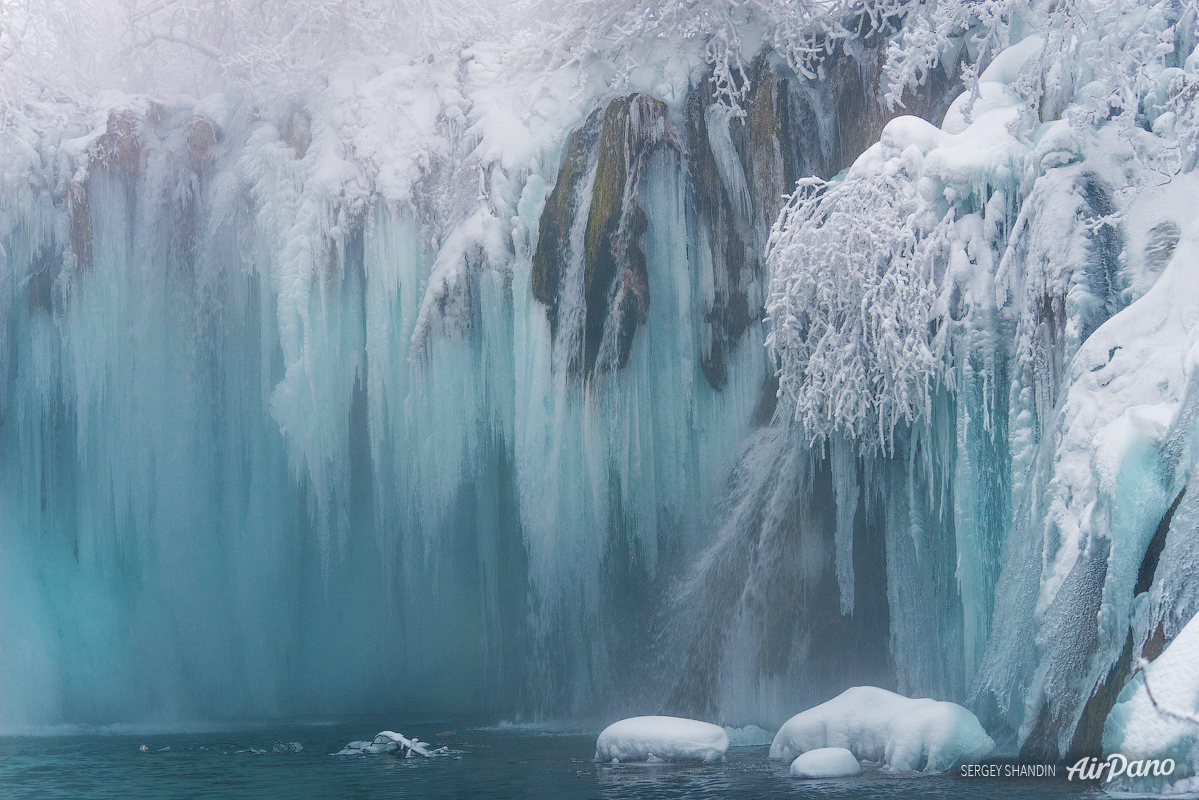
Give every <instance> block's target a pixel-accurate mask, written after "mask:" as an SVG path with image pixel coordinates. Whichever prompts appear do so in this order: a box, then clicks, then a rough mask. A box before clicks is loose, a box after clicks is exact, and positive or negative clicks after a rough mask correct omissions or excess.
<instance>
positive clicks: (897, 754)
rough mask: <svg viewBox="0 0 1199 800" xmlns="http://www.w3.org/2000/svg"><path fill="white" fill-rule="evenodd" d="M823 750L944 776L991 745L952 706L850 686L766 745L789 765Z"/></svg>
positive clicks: (797, 717) (791, 723)
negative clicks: (842, 751) (844, 750)
mask: <svg viewBox="0 0 1199 800" xmlns="http://www.w3.org/2000/svg"><path fill="white" fill-rule="evenodd" d="M827 747H844V748H847V749H849V750H850V751H851V752H852V753H853V755H854V756H855V757H856V758H858V759H859V760H862V761H879V762H883V763H885V764H886V766H887V768H888V769H890V770H892V771H896V772H906V771H923V772H944V771H945V770H948V769H951V768H952V767H953V766H954V765H956V764H960V763H965V762H968V761H972V760H975V759H979V758H982V757H983V756H985V755H987V754H988V753H990V752H991V750H992V749H993V748H994V747H995V743H994V742H992V741H991V737H989V736H987V733H986V731H984V730H983V727H982V725H980V724H979V722H978V719H977V718H976V717H975V716H974V715H973V714H971V713H970V712H969V711H967V710H966V709H964V708H962V707H961V706H959V705H957V704H956V703H945V702H940V701H937V700H929V699H919V700H917V699H912V698H909V697H903V696H902V695H898V694H895V693H894V692H888V691H887V690H885V689H879V688H876V687H874V686H855V687H853V688H852V689H846V690H845V691H844V692H842V693H841V694H839V695H838V696H837V697H834V698H833V699H832V700H829V701H828V702H827V703H821V704H820V705H818V706H816V707H815V708H810V709H808V710H807V711H804V712H802V713H800V714H796V715H795V716H794V717H792V718H791V719H789V720H787V722H786V723H785V724H784V725H783V727H782V728H780V729H779V732H778V734H777V735H776V736H775V737H774V743H773V744H771V745H770V757H771V758H773V759H776V760H780V761H790V760H792V759H794V758H795V757H796V756H798V755H800V754H801V753H805V752H807V751H809V750H814V749H816V748H827Z"/></svg>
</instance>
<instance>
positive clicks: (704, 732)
mask: <svg viewBox="0 0 1199 800" xmlns="http://www.w3.org/2000/svg"><path fill="white" fill-rule="evenodd" d="M728 749H729V735H728V734H727V733H726V732H725V730H724V728H722V727H720V726H719V725H713V724H711V723H708V722H700V721H698V720H694V719H682V718H680V717H632V718H630V719H622V720H621V721H620V722H614V723H612V724H611V725H609V726H608V727H606V728H604V730H603V733H601V734H600V735H599V738H598V739H597V740H596V742H595V760H596V761H612V760H613V759H615V760H617V761H650V760H661V761H705V762H706V761H716V760H718V759H720V758H721V756H723V755H724V752H725V751H726V750H728Z"/></svg>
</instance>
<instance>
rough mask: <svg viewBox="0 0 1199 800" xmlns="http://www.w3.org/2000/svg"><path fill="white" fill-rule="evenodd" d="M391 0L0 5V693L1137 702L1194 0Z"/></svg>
mask: <svg viewBox="0 0 1199 800" xmlns="http://www.w3.org/2000/svg"><path fill="white" fill-rule="evenodd" d="M350 6H351V4H348V3H343V2H341V1H340V0H318V1H317V2H308V3H298V2H290V0H272V2H263V1H262V0H188V1H187V2H185V1H184V0H154V2H141V1H140V0H131V1H130V2H127V3H120V4H118V3H115V2H111V3H110V2H107V0H88V1H87V2H78V3H70V4H61V3H51V2H42V0H22V2H14V3H5V4H3V5H2V6H0V13H2V14H3V19H2V20H0V23H2V24H0V59H2V61H0V320H2V322H3V324H2V325H0V687H4V688H2V689H0V730H13V729H21V728H24V727H29V726H39V725H47V724H56V723H60V722H112V721H130V720H140V719H147V718H153V719H162V718H166V719H195V718H203V717H231V716H243V717H245V716H251V717H252V716H272V715H275V716H277V715H284V714H293V713H326V712H357V711H367V710H370V709H372V708H375V707H378V706H380V705H383V704H386V705H387V706H388V707H395V706H397V705H399V706H412V707H417V706H420V707H421V708H427V707H429V704H432V705H434V706H437V707H440V708H444V709H445V710H447V711H454V710H470V711H477V710H487V711H489V712H495V713H497V714H512V715H520V716H521V717H522V718H524V717H526V716H532V717H534V718H544V717H563V716H573V715H588V714H608V715H615V714H617V713H620V712H622V711H625V710H627V709H629V708H661V709H662V710H663V712H664V713H677V714H680V715H685V716H688V717H699V718H704V719H713V720H718V721H727V722H735V723H736V724H742V723H744V722H749V721H753V722H756V723H758V724H761V725H765V726H776V725H779V724H780V723H782V722H783V721H784V720H785V719H786V717H787V716H788V715H789V714H791V713H793V712H794V711H795V710H797V709H801V708H811V707H812V706H817V704H818V703H820V702H822V701H825V700H827V699H828V698H830V697H834V696H836V695H838V694H839V693H841V692H843V691H844V690H845V689H846V688H847V687H850V686H860V685H863V684H872V685H878V686H883V687H887V688H889V689H894V690H896V691H898V692H900V693H902V694H905V695H909V696H913V697H915V696H920V697H932V698H937V699H938V700H942V701H952V702H954V703H958V704H960V706H965V707H966V708H969V709H970V711H965V710H964V709H963V708H961V707H960V706H944V705H934V706H927V705H926V706H921V708H922V709H926V710H927V709H934V708H935V709H940V711H936V712H935V713H934V712H933V711H928V712H927V713H929V714H933V716H934V717H935V718H936V719H937V720H939V722H938V724H937V725H932V728H930V730H929V731H928V732H927V735H925V734H920V735H916V734H913V733H911V732H910V731H909V732H907V733H903V734H902V735H899V734H897V736H899V738H898V739H896V743H897V747H898V748H899V749H898V750H896V751H895V752H897V753H899V755H898V756H895V755H894V754H893V753H892V752H890V751H888V750H887V744H886V743H887V742H888V741H889V738H888V737H889V736H890V734H889V733H887V732H886V731H888V730H890V728H888V727H887V725H882V727H880V725H881V723H879V720H878V719H875V718H873V717H872V718H870V719H865V718H863V719H862V720H861V731H859V733H861V734H862V735H863V736H865V735H866V734H865V732H866V731H870V732H871V733H870V734H869V736H870V737H874V738H873V739H871V740H870V741H872V742H873V744H871V745H870V747H875V745H877V746H878V747H881V748H882V750H880V751H879V752H877V753H875V754H874V755H867V754H865V753H864V752H858V751H857V750H855V751H854V752H855V755H856V756H857V757H858V758H865V759H868V760H876V761H884V762H886V763H888V764H889V765H891V766H892V767H893V768H896V769H934V768H935V769H942V768H945V767H944V766H943V765H944V764H948V763H952V761H953V759H956V758H960V757H965V754H966V753H968V752H973V750H972V748H973V747H974V745H975V744H977V745H978V747H979V748H981V747H982V742H983V739H986V737H987V735H990V736H991V737H993V738H994V739H995V741H997V742H998V743H999V744H1000V745H1001V746H1002V747H1004V748H1007V749H1011V750H1018V751H1019V752H1020V753H1021V754H1022V755H1023V756H1024V757H1026V758H1029V759H1033V760H1038V761H1044V760H1056V759H1059V758H1068V757H1069V756H1071V755H1076V754H1080V753H1086V754H1089V753H1098V752H1099V751H1100V749H1101V748H1102V747H1103V746H1104V742H1105V741H1106V742H1108V745H1107V746H1108V747H1120V746H1124V744H1122V743H1124V742H1126V741H1127V742H1131V741H1132V739H1129V738H1128V737H1129V736H1133V733H1134V732H1135V731H1136V730H1139V728H1137V727H1136V725H1134V724H1133V722H1129V720H1132V721H1135V720H1139V719H1142V718H1143V717H1144V715H1145V714H1148V713H1149V711H1148V710H1147V709H1146V707H1144V701H1143V700H1139V699H1137V698H1139V697H1140V695H1139V694H1136V692H1139V691H1140V689H1135V691H1134V687H1140V686H1142V685H1143V682H1144V681H1145V678H1146V676H1147V679H1148V685H1149V686H1150V687H1153V685H1154V684H1153V681H1154V679H1153V675H1154V674H1155V673H1154V670H1157V669H1158V668H1157V667H1151V668H1148V669H1145V670H1143V671H1142V672H1141V673H1140V674H1139V675H1138V676H1137V677H1136V678H1132V681H1133V682H1132V683H1130V684H1129V687H1130V688H1129V689H1128V690H1126V691H1127V692H1132V693H1133V694H1131V695H1129V694H1125V695H1123V697H1124V699H1123V700H1121V701H1120V703H1119V704H1117V696H1118V695H1119V694H1120V691H1121V688H1122V687H1123V686H1124V684H1125V682H1127V681H1128V680H1129V679H1130V677H1131V676H1132V675H1133V673H1134V672H1135V671H1136V669H1137V666H1138V665H1140V664H1141V663H1142V661H1151V662H1153V663H1154V664H1156V663H1157V662H1156V661H1155V659H1158V658H1159V657H1160V658H1161V659H1167V656H1168V655H1169V654H1170V653H1171V652H1177V650H1176V645H1177V644H1179V643H1183V644H1184V643H1185V638H1184V637H1183V631H1184V630H1186V628H1185V626H1186V625H1187V623H1188V621H1189V620H1190V619H1191V618H1192V616H1193V615H1194V613H1195V611H1196V610H1197V609H1199V589H1197V587H1199V544H1196V542H1199V487H1195V486H1192V484H1194V483H1195V481H1196V480H1199V478H1197V476H1196V474H1195V470H1194V467H1195V462H1196V457H1197V456H1199V433H1197V432H1196V430H1195V427H1194V426H1195V424H1196V422H1195V420H1196V411H1197V410H1199V405H1197V403H1199V386H1197V385H1196V383H1195V381H1196V377H1195V364H1196V363H1199V349H1197V347H1199V345H1197V341H1196V340H1197V339H1199V291H1197V290H1196V288H1195V287H1196V286H1199V274H1196V270H1197V269H1199V251H1197V249H1196V248H1197V247H1199V227H1197V226H1199V178H1196V170H1195V167H1196V162H1197V157H1199V151H1197V145H1199V107H1197V102H1199V101H1197V99H1196V98H1197V97H1199V72H1197V71H1199V55H1196V53H1195V42H1196V36H1197V24H1199V20H1197V13H1196V4H1195V2H1194V0H1152V1H1151V2H1144V3H1131V2H1122V1H1120V0H1095V2H1084V0H1055V1H1054V2H1049V0H982V1H981V2H963V1H962V0H928V1H927V2H916V1H915V0H910V1H909V0H887V1H886V2H883V1H881V0H879V1H877V2H876V1H875V0H870V1H869V2H858V1H854V2H850V0H846V1H845V2H832V1H831V0H830V1H829V2H802V3H794V2H782V0H777V1H775V0H752V1H751V2H744V3H742V2H736V3H734V2H728V1H727V0H700V2H682V1H681V0H679V1H678V2H674V1H673V0H672V1H671V2H666V3H651V2H645V3H641V2H633V1H632V0H630V1H629V2H624V1H623V0H622V1H620V2H610V1H609V2H599V0H585V2H578V3H556V2H551V0H523V2H519V3H515V4H505V5H503V6H499V5H497V6H495V7H491V6H485V5H484V6H480V5H478V4H467V3H461V4H460V3H456V2H451V1H450V0H444V1H441V2H429V3H423V2H422V3H411V4H408V3H394V2H383V0H363V2H360V3H355V4H352V6H353V7H352V8H351V7H350ZM1172 658H1174V659H1177V658H1178V657H1177V656H1174V657H1172ZM1171 663H1173V662H1172V661H1171V660H1168V659H1167V660H1163V661H1161V667H1160V672H1161V674H1162V683H1163V685H1164V686H1166V687H1169V688H1163V690H1162V691H1163V692H1165V693H1166V694H1168V695H1177V697H1178V698H1180V699H1179V702H1180V703H1181V704H1182V705H1186V703H1187V702H1189V701H1186V697H1189V695H1186V694H1185V692H1184V690H1183V689H1181V688H1174V687H1175V683H1174V682H1173V679H1171V678H1169V675H1170V674H1172V673H1171V670H1172V669H1174V668H1173V667H1170V666H1169V665H1170V664H1171ZM380 664H388V665H393V666H392V668H389V669H387V670H380V669H379V666H378V665H380ZM664 667H665V668H664ZM347 676H349V677H347ZM855 691H861V690H855ZM874 691H879V692H881V691H882V690H881V689H880V690H874ZM1155 691H1156V689H1155ZM1179 693H1181V694H1179ZM888 696H889V697H894V696H891V695H888ZM1155 696H1157V695H1155ZM844 697H845V696H844V695H842V698H844ZM1157 699H1158V700H1159V701H1163V698H1161V697H1158V698H1157ZM901 701H902V702H903V703H909V704H911V703H918V704H929V703H932V702H933V701H931V700H927V701H925V700H921V701H916V700H903V698H898V699H895V700H894V701H888V702H887V703H884V704H882V705H881V706H880V709H881V708H882V707H886V708H892V707H893V706H896V704H900V703H901ZM833 702H840V700H838V701H833ZM909 707H910V708H915V707H914V706H909ZM1113 707H1115V711H1113ZM819 708H823V707H822V706H818V707H817V708H816V709H812V711H809V712H806V713H809V714H811V713H813V712H815V711H817V710H818V709H819ZM946 708H951V709H958V710H959V711H960V712H961V714H967V715H969V714H971V712H973V715H976V716H977V722H975V723H974V724H973V726H970V725H967V722H968V721H970V720H974V719H975V717H974V716H969V718H968V720H967V718H966V717H961V716H960V715H957V714H958V712H953V713H952V714H951V713H950V712H948V711H946V710H945V709H946ZM1134 712H1135V713H1134ZM1192 712H1193V709H1191V711H1189V712H1188V713H1192ZM879 713H880V714H881V710H880V712H879ZM913 713H915V712H913ZM923 713H925V711H921V712H920V714H923ZM1109 713H1111V715H1112V716H1111V717H1110V718H1109ZM920 714H917V717H919V716H920ZM938 715H941V716H938ZM946 715H947V716H946ZM955 715H957V716H955ZM876 716H877V715H876ZM884 716H885V715H884ZM801 717H802V715H801ZM949 717H953V720H956V722H954V723H953V724H952V725H948V728H946V727H945V725H942V724H941V723H942V722H945V721H946V720H948V719H949ZM906 718H907V717H906V715H897V716H895V717H894V718H893V719H895V720H902V719H906ZM797 719H798V718H797ZM792 722H794V720H792ZM979 722H981V726H982V727H979V726H978V723H979ZM790 724H791V723H788V725H790ZM898 724H899V723H894V725H898ZM930 724H931V723H930ZM1137 724H1140V723H1137ZM1178 724H1179V725H1180V726H1181V725H1182V723H1181V722H1178ZM888 725H892V723H888ZM955 725H956V726H958V727H960V726H962V725H965V726H966V727H969V728H970V733H969V735H966V734H963V733H962V731H961V730H958V729H957V728H955V727H954V726H955ZM1105 725H1106V728H1107V731H1108V733H1107V734H1105V733H1104V730H1105ZM901 727H902V726H901ZM984 728H985V731H986V733H984V732H983V729H984ZM933 729H935V731H939V732H940V733H936V734H935V735H934V730H933ZM949 729H953V730H958V734H961V735H958V734H954V735H950V734H945V733H944V731H945V730H949ZM897 730H898V729H897ZM1181 730H1182V728H1181V727H1180V728H1179V731H1181ZM942 734H944V735H942ZM976 734H977V735H976ZM1137 735H1140V734H1137ZM779 736H780V737H782V736H783V732H782V731H780V734H779ZM846 736H848V733H846ZM855 736H857V734H855ZM979 736H981V737H982V738H979ZM1105 736H1106V738H1105ZM1179 736H1180V737H1181V736H1183V734H1182V733H1181V732H1180V733H1179ZM726 738H727V737H726ZM734 738H736V737H734ZM817 738H819V737H817ZM867 738H869V737H867ZM987 741H988V742H989V741H990V739H987ZM1181 741H1182V739H1181V738H1180V739H1178V740H1177V742H1175V740H1173V739H1172V740H1171V742H1174V743H1173V744H1168V743H1164V742H1163V743H1162V746H1163V747H1165V746H1169V747H1171V748H1173V750H1172V752H1173V751H1177V752H1181V750H1178V748H1183V749H1185V747H1184V745H1183V744H1178V742H1181ZM963 743H965V744H963ZM775 744H776V745H778V740H776V743H775ZM825 745H833V746H847V747H850V748H851V749H853V747H854V746H858V747H861V746H864V745H860V744H859V745H853V744H852V743H850V742H849V740H848V739H846V741H844V742H841V743H840V744H838V743H835V742H831V741H830V742H823V740H822V742H816V741H815V740H813V742H812V743H811V744H806V745H804V746H805V747H822V746H825ZM900 745H902V747H900ZM958 745H961V746H960V747H958ZM1175 745H1177V747H1176V746H1175ZM1127 746H1129V747H1131V746H1132V745H1131V744H1129V745H1127ZM1138 746H1139V745H1138ZM871 752H872V753H873V752H874V751H873V750H872V751H871ZM655 755H656V756H657V757H664V756H663V755H662V754H660V753H657V752H656V751H655ZM792 755H798V751H795V752H794V753H793V754H792ZM780 757H781V755H780ZM1188 758H1189V757H1188ZM1180 763H1182V761H1181V760H1180ZM1187 763H1189V764H1192V766H1193V762H1192V761H1187Z"/></svg>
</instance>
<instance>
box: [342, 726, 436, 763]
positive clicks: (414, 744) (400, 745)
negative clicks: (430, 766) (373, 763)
mask: <svg viewBox="0 0 1199 800" xmlns="http://www.w3.org/2000/svg"><path fill="white" fill-rule="evenodd" d="M448 752H449V748H447V747H438V748H437V749H435V750H430V749H429V743H428V742H422V741H418V740H417V739H409V738H408V737H406V736H404V735H403V734H399V733H396V732H395V731H381V732H380V733H379V734H378V735H376V736H375V738H374V739H372V740H371V741H369V742H367V741H357V742H350V743H349V744H347V745H346V746H345V747H343V748H342V749H340V750H338V751H337V752H336V753H334V754H333V755H335V756H361V755H379V754H380V753H389V754H395V755H398V756H403V757H404V758H413V757H415V756H423V757H425V758H432V757H433V756H439V755H445V754H446V753H448Z"/></svg>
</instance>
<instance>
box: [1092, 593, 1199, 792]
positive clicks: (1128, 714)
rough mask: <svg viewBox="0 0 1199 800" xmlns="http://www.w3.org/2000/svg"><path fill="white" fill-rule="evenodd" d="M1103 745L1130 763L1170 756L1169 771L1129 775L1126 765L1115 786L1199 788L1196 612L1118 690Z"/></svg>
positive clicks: (1145, 789)
mask: <svg viewBox="0 0 1199 800" xmlns="http://www.w3.org/2000/svg"><path fill="white" fill-rule="evenodd" d="M1103 749H1104V752H1106V753H1119V754H1120V755H1122V756H1124V757H1125V758H1126V759H1128V762H1129V763H1130V764H1131V763H1133V762H1136V761H1140V762H1141V763H1142V764H1144V763H1146V762H1150V761H1152V760H1154V759H1156V760H1157V761H1158V762H1159V764H1164V762H1165V761H1166V760H1167V759H1170V760H1172V761H1173V762H1174V764H1173V769H1171V770H1169V771H1168V772H1167V771H1166V770H1163V769H1161V768H1160V767H1159V768H1157V769H1155V770H1153V771H1149V770H1146V772H1149V774H1147V775H1133V776H1132V777H1129V776H1128V772H1131V771H1132V770H1129V769H1127V768H1126V769H1125V774H1124V775H1118V776H1117V777H1116V778H1115V781H1116V783H1114V784H1113V787H1114V788H1120V789H1124V790H1127V791H1130V792H1136V793H1141V792H1155V791H1162V792H1168V793H1172V794H1178V793H1183V792H1188V793H1189V792H1195V791H1197V790H1199V779H1196V777H1195V776H1196V775H1197V774H1199V617H1192V618H1191V621H1190V622H1188V623H1187V624H1186V626H1185V627H1184V628H1183V629H1182V631H1181V632H1179V634H1178V636H1177V637H1176V638H1175V639H1174V641H1173V642H1171V643H1170V645H1169V646H1168V647H1167V648H1166V649H1165V650H1164V651H1163V652H1162V654H1161V655H1160V656H1158V658H1157V660H1156V661H1154V662H1153V663H1152V664H1149V665H1148V666H1146V667H1145V669H1144V670H1143V671H1142V672H1141V673H1139V674H1138V675H1137V676H1136V677H1135V678H1133V679H1132V680H1131V681H1130V682H1129V683H1128V685H1127V686H1125V687H1124V690H1123V691H1122V692H1120V697H1119V699H1117V701H1116V705H1115V707H1113V708H1112V711H1111V713H1110V714H1109V715H1108V717H1107V724H1106V725H1105V726H1104V730H1103ZM1137 772H1141V769H1140V768H1138V769H1137ZM1163 772H1167V774H1161V773H1163ZM1154 773H1158V774H1154Z"/></svg>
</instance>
